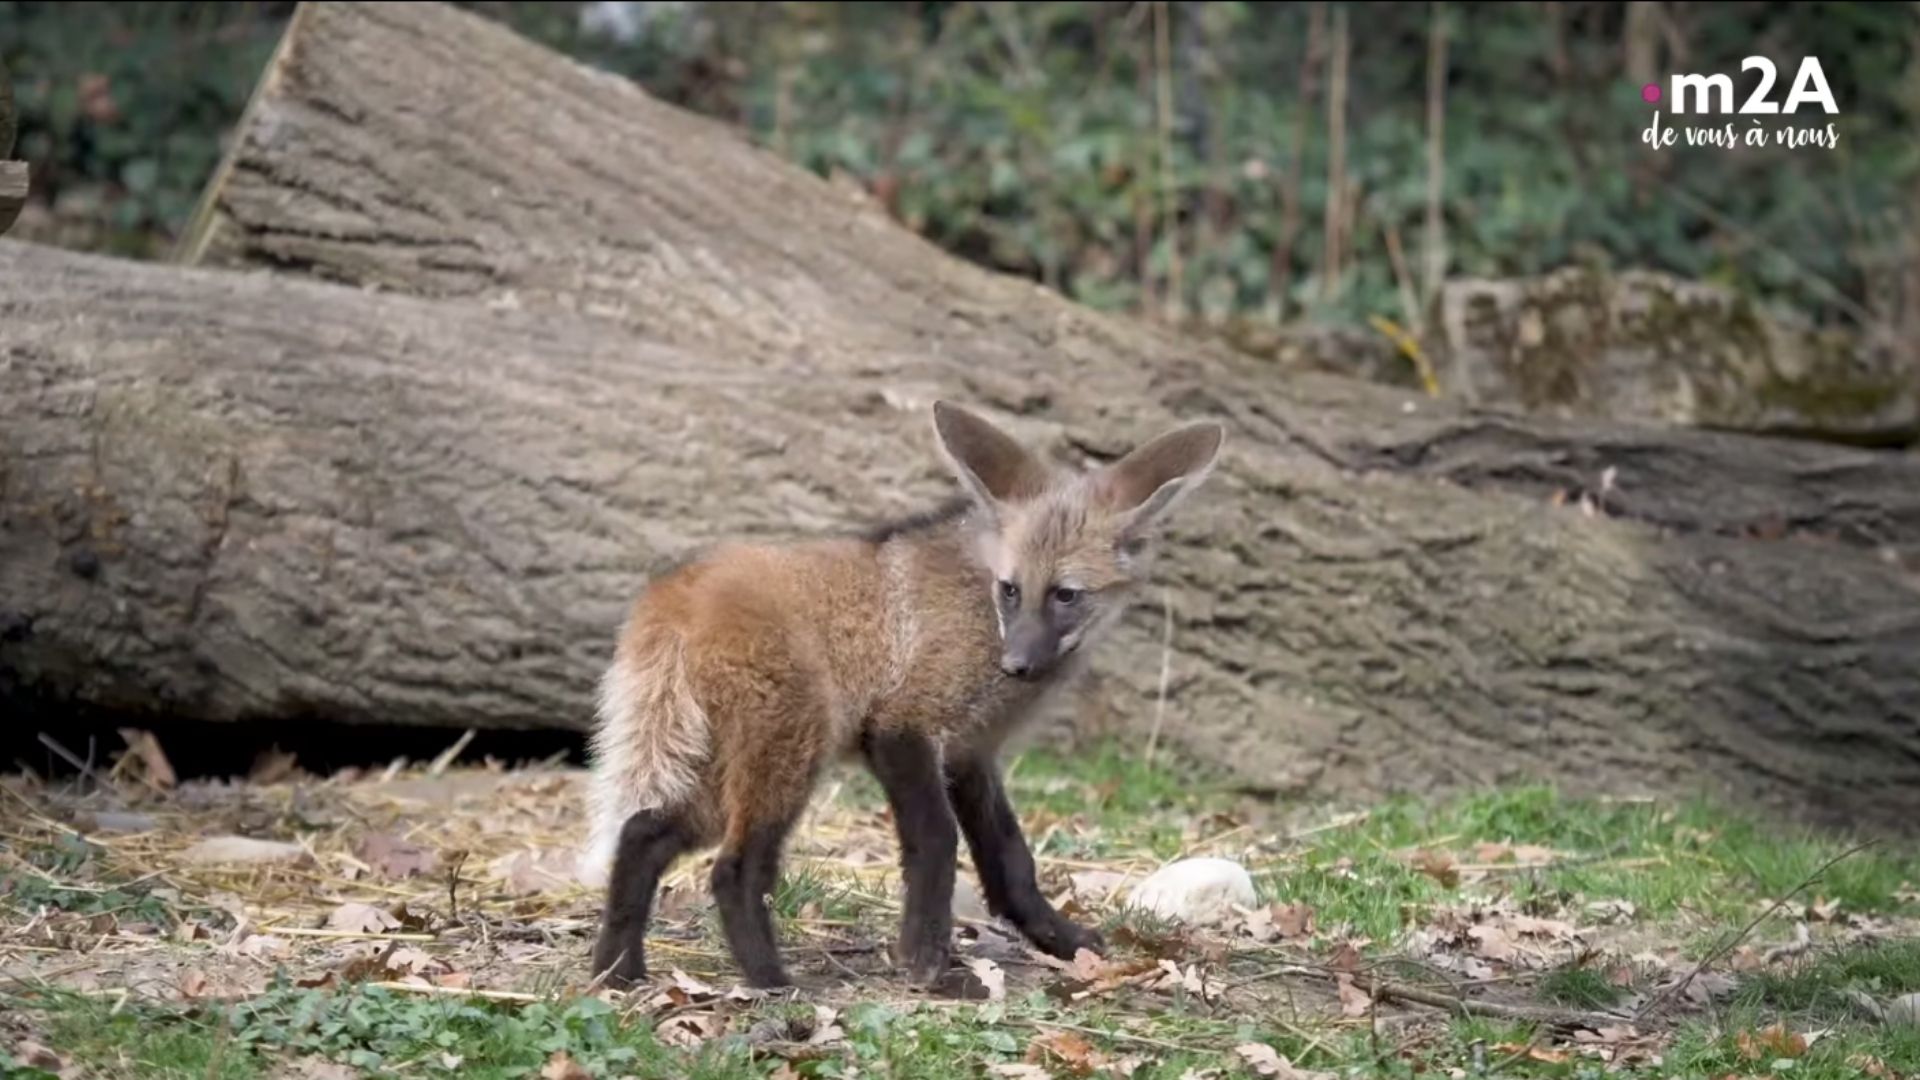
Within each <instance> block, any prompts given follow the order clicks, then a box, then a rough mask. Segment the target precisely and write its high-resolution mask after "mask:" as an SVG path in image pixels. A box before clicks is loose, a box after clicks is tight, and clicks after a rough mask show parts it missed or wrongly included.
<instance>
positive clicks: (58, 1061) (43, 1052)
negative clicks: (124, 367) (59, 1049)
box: [13, 1039, 67, 1076]
mask: <svg viewBox="0 0 1920 1080" xmlns="http://www.w3.org/2000/svg"><path fill="white" fill-rule="evenodd" d="M13 1059H14V1060H15V1061H18V1062H19V1063H20V1064H22V1065H25V1066H27V1067H28V1068H30V1069H39V1070H40V1071H41V1072H50V1073H53V1074H54V1075H55V1076H58V1075H59V1074H60V1073H61V1072H63V1071H65V1069H66V1067H67V1059H65V1058H63V1057H61V1056H60V1055H59V1054H57V1053H55V1052H54V1051H53V1050H52V1049H50V1048H48V1047H45V1046H42V1045H40V1044H39V1043H37V1042H34V1041H33V1040H32V1039H22V1040H21V1041H20V1042H19V1043H18V1044H16V1045H15V1046H14V1048H13Z"/></svg>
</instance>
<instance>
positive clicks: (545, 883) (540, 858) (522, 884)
mask: <svg viewBox="0 0 1920 1080" xmlns="http://www.w3.org/2000/svg"><path fill="white" fill-rule="evenodd" d="M576 870H577V867H575V865H574V860H573V857H572V856H571V855H569V854H568V853H567V852H565V851H557V850H553V851H550V850H533V849H528V850H524V851H515V852H510V853H508V854H506V855H502V856H500V857H499V858H497V859H495V860H493V862H492V863H491V864H489V865H488V867H487V872H488V874H490V875H491V876H492V877H494V878H496V879H498V880H499V881H500V882H501V883H502V884H504V885H505V886H506V891H507V892H508V894H510V895H512V896H537V895H539V894H541V893H551V892H560V891H562V890H565V889H570V888H572V887H573V886H574V884H575V879H574V874H575V871H576ZM675 898H676V899H678V896H677V895H676V896H675ZM662 903H663V904H664V903H665V901H664V900H663V901H662Z"/></svg>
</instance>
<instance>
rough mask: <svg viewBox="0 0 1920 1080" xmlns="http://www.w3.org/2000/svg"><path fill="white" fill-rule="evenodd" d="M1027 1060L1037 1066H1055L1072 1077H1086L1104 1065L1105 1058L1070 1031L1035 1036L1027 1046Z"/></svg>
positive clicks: (1088, 1043) (1090, 1044)
mask: <svg viewBox="0 0 1920 1080" xmlns="http://www.w3.org/2000/svg"><path fill="white" fill-rule="evenodd" d="M1027 1060H1028V1061H1030V1062H1032V1063H1034V1064H1036V1065H1039V1064H1046V1063H1053V1064H1057V1065H1059V1066H1060V1067H1062V1068H1064V1069H1066V1070H1067V1071H1068V1072H1069V1073H1071V1074H1073V1075H1074V1076H1088V1075H1091V1074H1092V1073H1093V1070H1095V1069H1097V1068H1099V1067H1100V1066H1102V1065H1104V1064H1106V1062H1107V1056H1106V1055H1105V1054H1103V1053H1101V1052H1100V1051H1099V1050H1098V1049H1096V1048H1095V1047H1094V1045H1093V1044H1092V1043H1090V1042H1088V1041H1087V1040H1085V1039H1083V1038H1081V1037H1080V1036H1079V1035H1076V1034H1074V1033H1073V1032H1071V1031H1056V1032H1053V1033H1052V1034H1048V1035H1036V1036H1034V1039H1033V1041H1032V1042H1030V1043H1028V1044H1027Z"/></svg>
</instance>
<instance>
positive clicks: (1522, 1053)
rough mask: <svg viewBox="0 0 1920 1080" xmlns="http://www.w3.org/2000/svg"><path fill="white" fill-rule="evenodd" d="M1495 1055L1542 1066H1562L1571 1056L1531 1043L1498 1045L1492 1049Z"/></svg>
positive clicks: (1561, 1051) (1563, 1051)
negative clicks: (1520, 1059)
mask: <svg viewBox="0 0 1920 1080" xmlns="http://www.w3.org/2000/svg"><path fill="white" fill-rule="evenodd" d="M1493 1051H1494V1053H1496V1054H1507V1055H1509V1056H1512V1057H1515V1058H1522V1057H1524V1058H1526V1059H1527V1060H1529V1061H1538V1062H1540V1063H1541V1064H1543V1065H1564V1064H1566V1062H1567V1059H1568V1058H1569V1057H1570V1056H1571V1055H1569V1054H1568V1053H1567V1052H1566V1051H1565V1050H1554V1049H1550V1048H1548V1047H1545V1046H1535V1045H1534V1044H1532V1043H1498V1044H1495V1046H1494V1047H1493Z"/></svg>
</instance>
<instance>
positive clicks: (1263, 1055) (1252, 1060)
mask: <svg viewBox="0 0 1920 1080" xmlns="http://www.w3.org/2000/svg"><path fill="white" fill-rule="evenodd" d="M1233 1052H1234V1053H1236V1054H1238V1055H1240V1059H1241V1060H1242V1061H1245V1062H1246V1063H1247V1067H1248V1068H1250V1069H1252V1070H1253V1071H1254V1074H1255V1075H1256V1076H1271V1077H1274V1078H1275V1080H1334V1078H1335V1076H1336V1074H1334V1073H1330V1072H1318V1071H1315V1070H1312V1069H1302V1068H1298V1067H1296V1066H1295V1065H1294V1064H1293V1062H1291V1061H1288V1060H1287V1058H1286V1055H1284V1054H1282V1053H1280V1052H1279V1051H1278V1050H1275V1049H1274V1048H1273V1047H1271V1046H1268V1045H1267V1044H1266V1043H1241V1044H1240V1045H1239V1046H1236V1047H1234V1048H1233Z"/></svg>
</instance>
